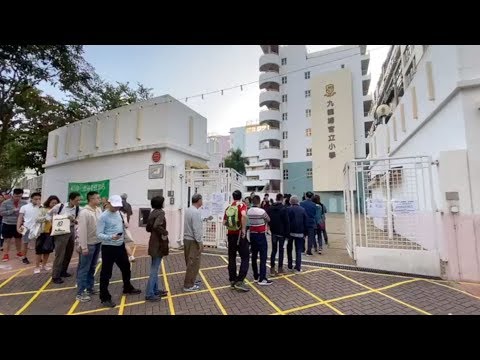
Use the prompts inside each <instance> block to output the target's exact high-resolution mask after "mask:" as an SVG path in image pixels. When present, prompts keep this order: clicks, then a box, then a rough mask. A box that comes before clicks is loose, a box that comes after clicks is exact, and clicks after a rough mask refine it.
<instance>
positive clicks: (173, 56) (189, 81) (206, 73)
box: [47, 45, 388, 134]
mask: <svg viewBox="0 0 480 360" xmlns="http://www.w3.org/2000/svg"><path fill="white" fill-rule="evenodd" d="M335 46H338V45H308V50H309V51H318V50H324V49H328V48H332V47H335ZM368 50H370V51H371V53H370V56H371V59H370V70H369V71H370V72H371V74H372V81H371V86H370V91H372V89H374V87H375V85H376V82H377V79H378V76H379V75H380V68H381V65H382V63H383V61H384V59H385V57H386V54H387V52H388V46H386V45H368ZM261 54H262V51H261V49H260V46H259V45H141V46H133V45H89V46H85V58H86V60H87V61H88V62H90V64H92V65H93V66H94V68H95V70H96V71H97V73H99V74H100V76H102V77H103V78H104V79H106V80H109V81H111V82H114V81H121V82H126V81H128V82H130V83H131V84H135V83H137V82H140V83H142V84H144V85H145V86H147V87H150V88H153V92H154V94H155V96H160V95H164V94H170V95H172V96H173V97H175V98H177V99H184V98H185V97H188V96H192V95H198V94H203V93H208V92H210V91H215V90H220V89H224V88H229V87H232V86H236V85H240V84H244V83H249V82H252V81H257V80H258V78H259V75H260V72H259V70H258V59H259V57H260V55H261ZM47 91H48V92H49V93H51V94H52V95H54V96H60V95H61V94H60V93H58V92H57V91H52V90H47ZM259 92H260V91H259V88H258V83H255V84H252V85H249V86H245V87H244V88H243V91H240V89H233V90H229V91H225V92H224V95H223V96H222V95H220V94H212V95H206V96H204V99H203V100H202V99H201V98H196V99H189V100H188V102H187V103H186V105H188V106H190V107H191V108H192V109H194V110H195V111H197V112H198V113H200V114H201V115H203V116H205V117H206V118H207V119H208V132H209V133H216V134H228V131H229V129H230V128H231V127H235V126H243V125H245V123H246V122H247V121H255V120H257V119H258V112H259V106H258V94H259Z"/></svg>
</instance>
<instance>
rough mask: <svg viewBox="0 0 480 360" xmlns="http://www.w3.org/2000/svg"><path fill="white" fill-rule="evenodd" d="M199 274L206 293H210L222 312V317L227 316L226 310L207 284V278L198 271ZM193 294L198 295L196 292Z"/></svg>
mask: <svg viewBox="0 0 480 360" xmlns="http://www.w3.org/2000/svg"><path fill="white" fill-rule="evenodd" d="M199 273H200V277H201V278H202V280H203V282H204V283H205V285H206V286H207V289H208V292H209V293H210V295H212V297H213V300H215V303H216V304H217V306H218V308H219V309H220V311H221V312H222V315H228V314H227V310H225V308H224V307H223V305H222V303H221V302H220V299H219V298H218V297H217V295H216V294H215V292H214V291H213V290H212V287H211V286H210V284H209V283H208V281H207V278H206V277H205V275H203V272H202V270H200V271H199ZM195 293H198V291H197V292H195Z"/></svg>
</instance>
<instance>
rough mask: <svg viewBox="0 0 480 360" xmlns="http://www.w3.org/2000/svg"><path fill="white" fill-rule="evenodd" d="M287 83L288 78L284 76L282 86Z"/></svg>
mask: <svg viewBox="0 0 480 360" xmlns="http://www.w3.org/2000/svg"><path fill="white" fill-rule="evenodd" d="M286 83H287V77H286V76H282V84H286Z"/></svg>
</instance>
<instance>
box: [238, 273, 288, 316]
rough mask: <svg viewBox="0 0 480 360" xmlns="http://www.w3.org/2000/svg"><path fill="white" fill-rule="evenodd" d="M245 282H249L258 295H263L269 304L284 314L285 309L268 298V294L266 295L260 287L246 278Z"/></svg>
mask: <svg viewBox="0 0 480 360" xmlns="http://www.w3.org/2000/svg"><path fill="white" fill-rule="evenodd" d="M245 282H246V283H247V285H248V286H250V287H251V288H252V289H253V290H255V291H256V293H257V294H258V295H260V296H261V297H262V299H263V300H265V301H266V302H267V303H268V305H270V306H271V307H272V308H274V309H275V311H277V312H278V313H279V314H281V315H283V310H282V309H280V308H279V307H278V306H277V305H275V304H274V303H273V301H272V300H270V299H269V298H268V296H267V295H265V294H264V293H263V292H261V291H260V290H259V289H257V287H256V286H254V285H253V284H252V283H251V282H250V281H248V280H245Z"/></svg>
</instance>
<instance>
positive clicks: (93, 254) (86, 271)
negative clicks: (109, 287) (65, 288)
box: [77, 243, 102, 295]
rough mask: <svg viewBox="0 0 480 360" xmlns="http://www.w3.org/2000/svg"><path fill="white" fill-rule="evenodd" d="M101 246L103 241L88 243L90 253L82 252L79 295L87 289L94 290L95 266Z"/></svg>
mask: <svg viewBox="0 0 480 360" xmlns="http://www.w3.org/2000/svg"><path fill="white" fill-rule="evenodd" d="M101 246H102V243H98V244H93V245H88V255H83V254H80V259H79V261H78V268H77V289H78V295H81V294H83V292H84V291H85V290H87V291H89V290H93V285H94V284H95V279H94V276H95V267H96V266H97V262H98V256H99V255H100V247H101Z"/></svg>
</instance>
